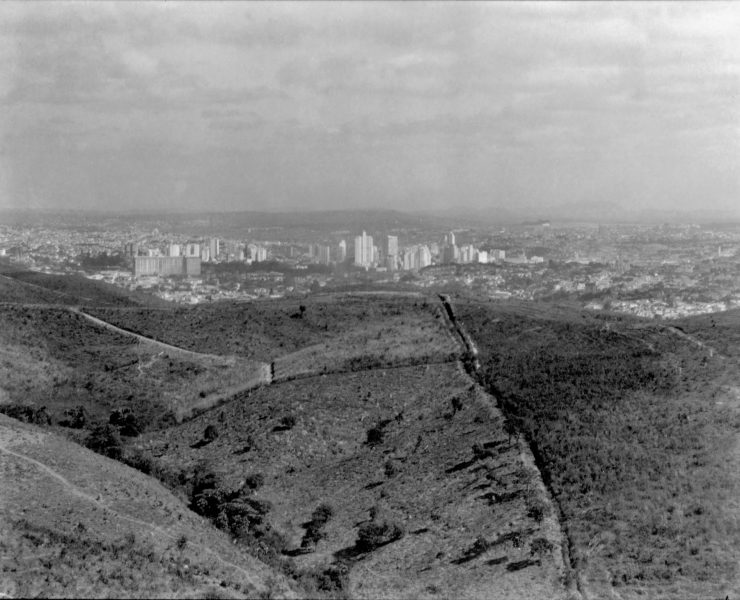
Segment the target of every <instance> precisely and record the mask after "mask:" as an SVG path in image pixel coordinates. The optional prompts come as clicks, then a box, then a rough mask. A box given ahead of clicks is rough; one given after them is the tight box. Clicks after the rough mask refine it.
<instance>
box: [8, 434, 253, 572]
mask: <svg viewBox="0 0 740 600" xmlns="http://www.w3.org/2000/svg"><path fill="white" fill-rule="evenodd" d="M0 452H3V453H5V454H8V455H10V456H13V457H15V458H16V459H19V460H22V461H25V462H27V463H29V464H32V465H34V466H35V467H36V468H38V469H39V470H40V471H42V472H43V473H44V474H46V475H47V476H48V477H51V478H52V479H54V480H56V481H58V482H59V483H60V484H62V486H63V487H64V488H65V489H66V490H67V491H68V492H69V493H71V494H73V495H74V496H77V497H78V498H81V499H82V500H85V501H87V502H90V503H92V504H95V505H96V506H98V507H99V508H101V509H103V510H105V511H108V512H110V513H112V514H113V515H115V516H116V517H117V518H118V519H121V520H122V521H127V522H129V523H133V524H135V525H139V526H141V527H144V528H146V529H149V530H150V531H151V532H157V533H158V534H159V535H160V536H162V537H165V538H168V539H170V540H173V541H175V542H176V541H177V540H178V538H179V536H176V535H173V534H171V533H168V532H167V531H165V530H164V529H162V527H160V526H159V525H155V524H154V523H150V522H149V521H142V520H141V519H137V518H135V517H130V516H128V515H125V514H122V513H121V512H119V511H117V510H114V509H112V508H110V507H109V506H108V505H107V504H105V503H104V502H102V501H101V500H98V499H97V498H96V497H95V496H92V495H91V494H88V493H87V492H85V491H83V490H82V489H80V488H79V487H78V486H76V485H75V484H74V483H72V482H71V481H70V480H69V479H67V478H66V477H64V475H62V474H60V473H59V472H58V471H55V470H54V469H53V468H52V467H50V466H49V465H47V464H46V463H43V462H41V461H39V460H36V459H35V458H31V457H30V456H28V455H26V454H23V453H20V452H15V451H14V450H11V449H9V448H7V447H6V446H4V445H0ZM188 544H189V545H191V546H193V547H195V548H198V549H199V550H201V551H202V552H205V553H206V554H209V555H211V556H212V557H213V558H214V559H215V560H216V562H218V563H220V564H221V565H224V566H226V567H229V568H231V569H234V570H236V571H238V572H239V573H241V574H242V575H245V576H246V577H247V578H249V580H250V581H254V573H250V572H249V571H247V570H246V569H244V568H242V567H240V566H239V565H237V564H235V563H232V562H230V561H228V560H226V559H224V558H223V557H222V556H221V555H220V554H219V553H218V552H216V551H215V550H212V549H211V548H209V547H207V546H204V545H202V544H198V543H195V542H192V541H188Z"/></svg>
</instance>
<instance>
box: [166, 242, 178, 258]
mask: <svg viewBox="0 0 740 600" xmlns="http://www.w3.org/2000/svg"><path fill="white" fill-rule="evenodd" d="M167 256H180V244H170V247H169V251H168V253H167Z"/></svg>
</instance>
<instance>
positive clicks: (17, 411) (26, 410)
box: [0, 404, 51, 425]
mask: <svg viewBox="0 0 740 600" xmlns="http://www.w3.org/2000/svg"><path fill="white" fill-rule="evenodd" d="M0 413H3V414H5V415H8V416H9V417H11V418H13V419H17V420H19V421H23V422H24V423H33V424H34V425H51V416H50V415H49V413H48V412H47V410H46V407H45V406H42V407H41V408H35V407H34V406H33V405H28V404H4V405H0Z"/></svg>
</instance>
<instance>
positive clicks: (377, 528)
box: [355, 521, 403, 552]
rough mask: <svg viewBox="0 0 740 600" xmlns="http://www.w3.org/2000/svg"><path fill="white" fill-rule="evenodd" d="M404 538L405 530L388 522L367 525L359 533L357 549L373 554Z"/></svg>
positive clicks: (356, 543) (374, 522)
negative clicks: (381, 547) (382, 547)
mask: <svg viewBox="0 0 740 600" xmlns="http://www.w3.org/2000/svg"><path fill="white" fill-rule="evenodd" d="M402 537H403V529H401V527H400V526H398V525H396V524H395V523H390V522H388V521H385V522H382V523H378V522H376V521H373V522H371V523H365V524H364V525H362V526H361V527H360V529H359V531H358V532H357V542H355V547H356V548H357V549H358V550H359V551H361V552H371V551H373V550H375V549H376V548H379V547H380V546H384V545H386V544H389V543H391V542H394V541H396V540H398V539H400V538H402Z"/></svg>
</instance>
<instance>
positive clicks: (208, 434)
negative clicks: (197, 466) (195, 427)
mask: <svg viewBox="0 0 740 600" xmlns="http://www.w3.org/2000/svg"><path fill="white" fill-rule="evenodd" d="M217 437H218V427H216V426H215V425H208V426H207V427H206V429H205V431H204V432H203V439H204V440H205V441H206V442H212V441H213V440H215V439H216V438H217Z"/></svg>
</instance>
